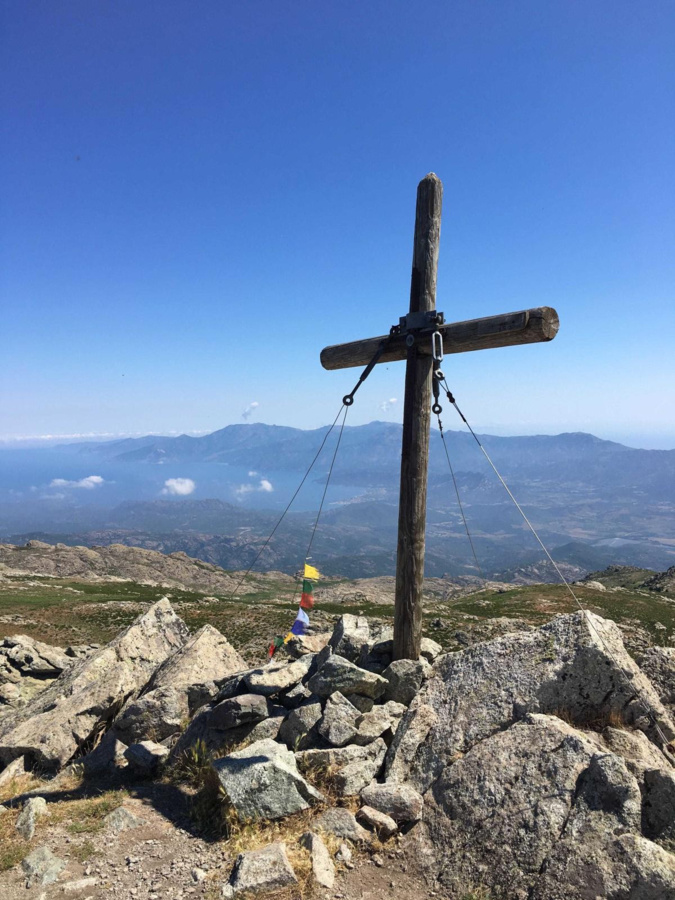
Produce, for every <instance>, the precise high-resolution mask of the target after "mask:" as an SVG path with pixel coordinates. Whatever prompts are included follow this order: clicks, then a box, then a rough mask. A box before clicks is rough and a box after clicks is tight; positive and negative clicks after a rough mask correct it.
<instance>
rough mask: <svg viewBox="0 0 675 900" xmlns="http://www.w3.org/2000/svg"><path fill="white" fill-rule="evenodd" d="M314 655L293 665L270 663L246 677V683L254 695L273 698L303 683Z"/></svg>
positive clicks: (302, 657) (309, 654) (308, 655)
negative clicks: (274, 695)
mask: <svg viewBox="0 0 675 900" xmlns="http://www.w3.org/2000/svg"><path fill="white" fill-rule="evenodd" d="M313 656H314V654H312V653H308V654H306V655H305V656H301V657H300V659H297V660H296V661H295V662H291V663H275V662H272V663H269V664H268V665H266V666H262V667H261V668H259V669H253V670H252V671H250V672H248V673H247V674H246V675H245V676H244V681H245V683H246V686H247V687H248V689H249V691H251V693H252V694H263V695H264V696H265V697H271V696H272V695H273V694H278V693H279V692H280V691H285V690H288V688H291V687H293V686H294V685H296V684H298V682H300V681H302V679H303V678H304V677H305V675H306V674H307V673H308V672H309V670H310V667H311V665H312V660H313Z"/></svg>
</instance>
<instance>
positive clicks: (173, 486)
mask: <svg viewBox="0 0 675 900" xmlns="http://www.w3.org/2000/svg"><path fill="white" fill-rule="evenodd" d="M196 487H197V485H196V484H195V482H194V481H193V480H192V479H191V478H167V480H166V481H165V482H164V487H163V488H162V493H163V494H169V495H172V496H174V497H187V496H189V495H190V494H192V493H193V492H194V489H195V488H196Z"/></svg>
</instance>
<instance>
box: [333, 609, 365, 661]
mask: <svg viewBox="0 0 675 900" xmlns="http://www.w3.org/2000/svg"><path fill="white" fill-rule="evenodd" d="M369 639H370V627H369V625H368V619H366V617H365V616H353V615H350V614H349V613H347V614H346V615H344V616H340V618H339V619H338V621H337V624H336V625H335V628H334V629H333V634H332V635H331V639H330V641H329V642H328V643H329V645H330V646H331V647H332V649H333V653H336V654H337V655H338V656H342V657H344V658H345V659H348V660H350V662H354V661H355V660H356V659H357V657H358V656H359V653H360V652H361V647H362V646H363V645H364V644H367V643H368V641H369Z"/></svg>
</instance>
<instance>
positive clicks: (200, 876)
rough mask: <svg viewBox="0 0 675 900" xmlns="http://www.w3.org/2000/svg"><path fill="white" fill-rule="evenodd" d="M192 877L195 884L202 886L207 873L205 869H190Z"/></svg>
mask: <svg viewBox="0 0 675 900" xmlns="http://www.w3.org/2000/svg"><path fill="white" fill-rule="evenodd" d="M190 877H191V878H192V880H193V881H194V882H195V884H201V883H202V881H204V879H205V878H206V872H205V871H204V869H198V868H196V867H195V868H194V869H190Z"/></svg>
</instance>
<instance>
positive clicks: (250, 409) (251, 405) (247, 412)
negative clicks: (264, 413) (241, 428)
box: [241, 400, 260, 421]
mask: <svg viewBox="0 0 675 900" xmlns="http://www.w3.org/2000/svg"><path fill="white" fill-rule="evenodd" d="M259 406H260V404H259V403H258V401H257V400H254V401H253V403H249V405H248V406H247V407H246V409H245V410H244V411H243V413H242V414H241V417H242V419H244V421H246V420H247V419H249V418H250V416H251V414H252V413H253V412H254V411H255V410H256V409H257V408H258V407H259Z"/></svg>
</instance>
